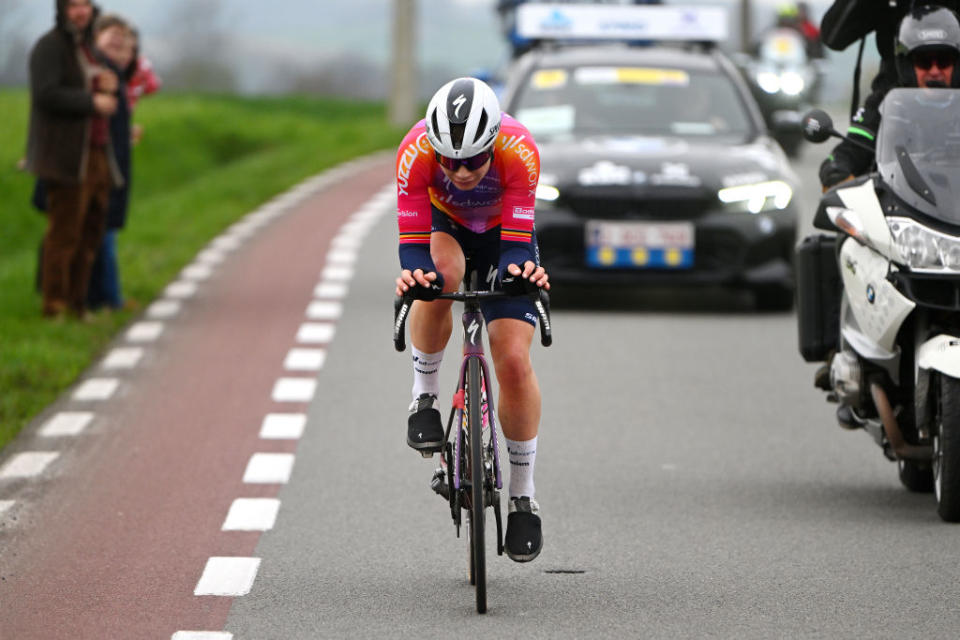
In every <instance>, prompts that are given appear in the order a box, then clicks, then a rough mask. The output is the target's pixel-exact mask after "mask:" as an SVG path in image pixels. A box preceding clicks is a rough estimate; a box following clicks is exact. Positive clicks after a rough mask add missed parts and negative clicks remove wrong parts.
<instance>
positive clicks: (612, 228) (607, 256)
mask: <svg viewBox="0 0 960 640" xmlns="http://www.w3.org/2000/svg"><path fill="white" fill-rule="evenodd" d="M693 239H694V225H693V223H692V222H670V223H659V222H608V221H604V220H590V221H588V222H587V225H586V248H587V256H586V259H587V265H588V266H590V267H597V268H615V269H624V268H628V269H689V268H691V267H693V246H694V243H693Z"/></svg>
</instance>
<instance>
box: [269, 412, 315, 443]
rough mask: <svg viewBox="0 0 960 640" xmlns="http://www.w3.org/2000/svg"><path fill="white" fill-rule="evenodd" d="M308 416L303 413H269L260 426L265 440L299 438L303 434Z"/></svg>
mask: <svg viewBox="0 0 960 640" xmlns="http://www.w3.org/2000/svg"><path fill="white" fill-rule="evenodd" d="M306 424H307V416H306V415H305V414H303V413H268V414H267V417H265V418H264V419H263V424H262V426H261V427H260V437H261V438H262V439H264V440H298V439H299V438H300V436H302V435H303V430H304V427H306Z"/></svg>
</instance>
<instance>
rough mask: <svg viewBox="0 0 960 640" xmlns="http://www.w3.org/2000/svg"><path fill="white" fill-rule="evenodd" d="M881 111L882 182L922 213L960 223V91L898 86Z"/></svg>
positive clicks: (879, 150) (879, 163)
mask: <svg viewBox="0 0 960 640" xmlns="http://www.w3.org/2000/svg"><path fill="white" fill-rule="evenodd" d="M880 114H881V116H882V117H881V120H880V131H879V134H878V137H877V169H878V171H879V172H880V176H881V178H882V179H883V181H884V182H885V183H886V184H887V185H889V186H890V187H891V188H892V189H893V192H894V193H895V194H896V195H897V197H899V198H900V199H901V200H903V201H904V202H906V203H907V204H908V205H910V206H911V207H914V208H915V209H918V210H919V211H920V212H921V213H923V214H926V215H928V216H930V217H932V218H936V219H937V220H940V221H942V222H946V223H949V224H956V225H960V91H958V90H953V89H893V90H891V91H890V92H889V93H888V94H887V96H886V98H884V100H883V104H882V105H881V106H880Z"/></svg>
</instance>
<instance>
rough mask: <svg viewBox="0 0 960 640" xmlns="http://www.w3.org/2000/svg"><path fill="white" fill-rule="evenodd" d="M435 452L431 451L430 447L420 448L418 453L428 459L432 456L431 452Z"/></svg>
mask: <svg viewBox="0 0 960 640" xmlns="http://www.w3.org/2000/svg"><path fill="white" fill-rule="evenodd" d="M435 453H436V451H431V450H430V449H421V450H420V455H422V456H423V457H424V458H427V459H428V460H429V459H430V458H432V457H433V454H435Z"/></svg>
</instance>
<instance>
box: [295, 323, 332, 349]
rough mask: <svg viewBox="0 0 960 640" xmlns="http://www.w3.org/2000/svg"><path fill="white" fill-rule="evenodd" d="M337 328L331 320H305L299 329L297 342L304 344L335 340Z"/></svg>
mask: <svg viewBox="0 0 960 640" xmlns="http://www.w3.org/2000/svg"><path fill="white" fill-rule="evenodd" d="M335 331H336V329H335V327H334V325H333V324H331V323H329V322H304V323H303V324H301V325H300V328H299V329H298V330H297V342H300V343H302V344H325V343H327V342H330V341H331V340H333V334H334V333H335Z"/></svg>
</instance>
